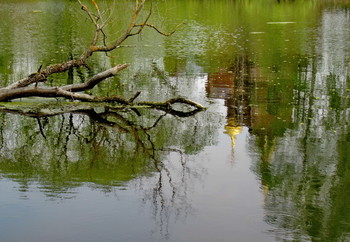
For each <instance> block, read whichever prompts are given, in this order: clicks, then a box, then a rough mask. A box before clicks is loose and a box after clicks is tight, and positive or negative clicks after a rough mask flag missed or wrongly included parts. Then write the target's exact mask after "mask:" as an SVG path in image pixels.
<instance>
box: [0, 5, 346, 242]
mask: <svg viewBox="0 0 350 242" xmlns="http://www.w3.org/2000/svg"><path fill="white" fill-rule="evenodd" d="M117 2H118V4H117V6H115V7H111V4H112V1H105V2H102V1H101V2H99V3H100V7H101V9H109V10H110V11H112V13H113V14H112V17H111V19H110V24H109V25H108V26H107V28H106V34H107V40H110V39H113V37H112V36H114V35H116V36H119V35H120V34H121V33H122V31H123V30H124V29H125V27H126V26H127V23H128V19H129V18H130V11H131V9H132V6H131V4H130V2H131V1H117ZM106 14H108V12H107V13H106ZM0 16H1V22H0V33H1V35H0V81H1V85H2V86H5V85H7V84H9V83H12V82H13V81H15V80H19V79H21V78H23V77H26V76H27V75H28V74H30V73H33V72H35V71H37V69H38V67H39V66H40V65H43V66H47V65H49V64H52V63H57V62H64V61H66V60H69V59H71V58H77V57H79V56H80V54H81V53H82V51H83V50H84V48H85V47H86V46H88V44H89V42H90V41H91V38H92V36H93V26H92V25H91V23H90V21H89V20H88V19H87V18H86V16H85V15H84V12H83V11H81V10H80V6H79V4H78V3H77V2H75V1H35V0H33V1H7V0H5V1H0ZM181 22H184V23H185V24H184V25H183V26H182V27H181V28H180V29H179V30H178V31H177V32H176V33H175V34H174V35H172V36H171V37H164V36H160V35H157V33H156V32H155V31H154V30H152V29H146V30H145V31H144V32H143V34H142V35H141V36H139V37H135V38H133V39H129V40H128V41H127V43H126V44H127V45H132V46H133V47H127V48H122V49H118V50H117V51H115V52H113V53H111V54H110V55H109V56H106V55H104V54H98V55H94V56H93V58H92V59H91V60H90V61H89V65H90V66H91V70H89V71H87V70H85V69H83V68H82V69H77V70H74V71H73V73H72V72H71V73H69V74H68V73H64V74H59V75H54V76H53V77H51V78H49V79H48V81H47V82H46V84H47V85H58V84H67V83H72V82H74V83H79V82H81V81H84V80H87V79H88V78H89V77H90V76H92V75H94V74H95V73H98V72H100V71H102V70H105V69H107V68H109V67H111V66H112V65H116V64H118V63H129V64H130V67H129V68H128V69H127V70H125V71H123V72H122V73H121V74H120V75H119V76H117V77H115V78H111V79H108V80H107V81H105V82H104V83H102V84H100V85H99V86H98V87H95V88H94V90H93V91H92V93H94V94H97V95H112V94H119V95H124V96H126V97H132V96H133V95H134V93H136V92H137V91H141V95H140V97H139V98H138V100H153V101H164V100H166V99H169V98H173V97H178V96H182V97H186V98H189V99H191V100H193V101H196V102H198V103H201V104H202V105H204V106H206V107H208V109H207V110H206V111H204V112H200V113H197V114H196V115H194V116H191V117H187V118H179V117H175V116H172V115H170V114H167V115H165V113H164V112H162V111H157V110H149V109H140V110H139V111H138V112H137V111H135V110H114V111H113V112H110V113H108V112H107V111H106V110H104V109H103V108H102V109H101V108H95V109H93V110H83V111H80V112H71V113H64V114H58V115H55V116H52V117H41V118H33V117H30V116H28V115H23V114H18V113H13V112H2V113H0V241H6V242H7V241H177V242H178V241H191V242H192V241H350V206H349V204H350V152H349V145H350V127H349V120H350V75H349V69H350V2H348V1H306V0H305V1H297V0H296V1H281V2H280V3H278V2H277V1H272V0H265V1H262V0H250V1H248V0H247V1H243V0H241V1H228V0H218V1H212V0H206V1H200V0H187V1H182V0H176V1H175V0H167V1H161V0H159V1H154V2H153V15H152V17H151V19H150V23H152V24H156V25H157V26H159V28H160V29H162V31H169V32H170V31H171V30H172V29H174V28H175V26H176V25H177V24H178V23H181ZM18 101H22V102H30V103H33V102H43V100H42V99H29V100H28V99H26V100H18ZM51 102H56V100H53V101H51ZM13 105H17V103H14V104H13ZM57 105H59V104H57ZM0 106H1V104H0Z"/></svg>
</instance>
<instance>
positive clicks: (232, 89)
mask: <svg viewBox="0 0 350 242" xmlns="http://www.w3.org/2000/svg"><path fill="white" fill-rule="evenodd" d="M259 76H260V75H259V69H258V68H257V67H256V66H254V65H253V64H252V62H251V61H249V58H248V57H247V56H240V57H237V58H235V59H234V61H233V63H232V64H231V65H230V67H229V68H228V69H223V70H220V71H218V72H214V73H211V74H209V75H208V82H207V87H206V90H207V95H208V97H209V98H214V99H224V100H225V106H226V107H227V117H226V125H225V133H226V134H228V135H229V136H230V137H231V140H232V147H233V148H234V147H235V139H236V136H237V135H238V134H240V133H241V132H242V128H243V127H248V128H249V129H251V127H252V121H253V119H254V113H255V112H254V110H253V109H252V105H251V104H250V103H251V94H252V89H253V87H254V83H255V82H256V81H257V80H258V79H259Z"/></svg>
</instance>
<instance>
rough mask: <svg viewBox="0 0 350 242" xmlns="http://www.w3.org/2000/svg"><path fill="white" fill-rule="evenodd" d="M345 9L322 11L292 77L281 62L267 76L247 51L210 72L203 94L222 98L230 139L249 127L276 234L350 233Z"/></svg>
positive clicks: (320, 236) (325, 237) (330, 236)
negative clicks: (311, 44) (310, 49)
mask: <svg viewBox="0 0 350 242" xmlns="http://www.w3.org/2000/svg"><path fill="white" fill-rule="evenodd" d="M349 16H350V15H349V11H343V12H339V11H329V12H327V11H326V12H325V13H324V15H323V17H322V24H321V26H320V27H319V28H320V30H319V32H320V33H321V34H320V36H319V38H318V39H317V41H316V42H315V43H314V44H315V46H317V48H313V51H314V53H312V54H310V55H311V56H310V57H309V58H307V60H306V61H305V59H304V58H302V59H300V60H299V61H298V62H297V63H298V65H295V67H294V72H295V73H296V75H295V76H296V79H290V78H288V77H285V76H284V74H283V73H281V72H280V71H279V68H281V67H275V68H270V70H271V72H272V73H274V74H272V78H273V79H272V80H271V79H266V77H265V79H264V78H262V77H261V76H260V75H259V74H258V73H260V72H261V71H260V70H259V65H257V64H256V63H253V62H251V61H249V56H242V57H240V58H235V59H234V62H233V63H234V64H231V65H230V66H229V67H228V68H227V69H225V70H223V71H220V72H216V73H211V74H210V75H209V77H208V86H207V92H208V96H209V97H211V98H219V99H224V100H225V106H226V107H227V124H226V126H225V130H226V133H227V134H228V135H230V136H231V139H232V146H233V147H234V146H235V136H236V135H237V134H239V133H240V132H241V130H242V126H245V127H248V128H249V130H250V140H249V146H250V150H251V155H252V157H254V159H255V164H254V165H253V166H252V169H253V170H254V171H255V172H256V174H257V176H258V177H259V179H260V180H261V188H262V190H263V193H264V195H265V205H264V206H265V210H266V217H265V221H266V222H267V223H269V224H271V225H273V226H275V229H274V230H273V232H274V233H275V235H276V238H277V239H278V240H279V239H281V240H284V239H288V240H289V239H290V240H301V241H304V240H321V241H335V240H337V241H338V240H339V241H345V240H347V239H348V238H349V237H348V236H349V233H350V227H349V221H350V217H349V216H348V215H349V214H350V212H349V211H350V210H349V209H350V208H349V206H348V204H349V202H350V201H348V199H347V198H348V197H349V196H347V195H346V194H347V189H348V187H349V185H350V183H349V179H348V177H349V176H348V174H347V173H348V170H349V169H348V166H349V165H348V164H349V163H350V160H349V156H348V152H347V150H348V148H347V147H348V145H349V139H348V136H349V132H350V130H349V120H350V117H349V114H350V112H349V111H350V109H349V98H350V97H349V85H350V82H349V80H350V77H349V71H348V70H349V59H348V57H349V53H350V49H349V43H350V37H349V36H350V34H349V29H350V25H349V23H350V18H349ZM265 76H267V75H266V74H265ZM270 78H271V77H270ZM291 86H293V89H292V90H291V88H290V87H291Z"/></svg>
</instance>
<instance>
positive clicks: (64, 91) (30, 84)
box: [0, 0, 204, 116]
mask: <svg viewBox="0 0 350 242" xmlns="http://www.w3.org/2000/svg"><path fill="white" fill-rule="evenodd" d="M78 2H79V4H80V6H81V9H82V10H83V11H84V12H86V14H87V16H88V17H89V19H90V20H91V22H92V24H93V25H94V27H95V33H94V36H93V39H92V41H91V44H90V46H89V47H88V48H87V49H86V50H85V51H84V52H83V53H82V55H81V56H80V57H79V58H77V59H73V60H70V61H67V62H65V63H60V64H54V65H50V66H47V67H44V68H41V67H40V68H39V70H38V71H37V72H36V73H33V74H30V75H28V76H27V77H26V78H23V79H21V80H18V81H15V82H14V83H12V84H10V85H8V86H6V87H3V88H0V102H5V101H11V100H14V99H18V98H26V97H45V98H50V97H55V98H65V99H69V100H74V101H82V102H90V103H92V102H95V103H96V102H97V103H117V104H119V105H122V106H124V107H134V108H139V107H152V108H156V109H160V110H163V111H166V112H169V113H172V114H174V115H177V116H186V115H189V114H193V113H196V112H198V111H202V110H204V107H203V106H201V105H200V104H197V103H195V102H193V101H191V100H188V99H185V98H174V99H170V100H167V101H165V102H138V103H135V102H134V100H135V99H136V98H137V97H138V96H139V94H140V93H139V92H137V93H136V94H135V95H134V96H133V97H132V98H130V99H127V98H124V97H121V96H108V97H100V96H93V95H89V94H86V93H84V91H86V90H90V89H92V88H94V87H95V86H96V85H98V84H99V83H101V82H102V81H104V80H106V79H107V78H109V77H113V76H115V75H117V74H118V73H119V72H120V71H122V70H124V69H125V68H127V67H128V64H119V65H117V66H115V67H112V68H110V69H108V70H106V71H103V72H101V73H98V74H96V75H95V76H93V77H92V78H91V79H89V80H88V81H86V82H84V83H79V84H70V85H65V86H56V87H48V86H46V85H45V84H40V85H38V83H44V82H45V81H46V80H47V78H48V77H49V76H51V75H53V74H55V73H62V72H66V71H68V70H71V69H72V68H79V67H85V68H88V69H89V66H88V63H87V61H88V59H89V57H91V56H92V55H93V54H94V53H95V52H110V51H113V50H115V49H118V48H120V47H122V43H123V42H124V41H125V40H126V39H128V38H130V37H132V36H135V35H139V34H141V32H142V31H143V30H144V29H145V28H146V27H147V28H151V29H154V30H156V32H157V33H159V34H161V35H164V36H170V35H172V34H173V33H175V30H176V29H177V28H178V27H179V26H180V25H178V26H177V27H176V28H175V30H174V31H172V32H171V33H164V32H162V31H161V30H159V29H158V28H157V27H156V26H154V25H152V24H150V23H148V21H149V19H150V17H151V14H152V2H150V6H149V7H150V8H149V11H148V13H147V14H146V17H144V19H143V20H142V21H140V22H139V23H138V21H139V18H140V12H141V11H142V10H143V9H144V8H145V4H146V0H141V1H139V0H135V7H134V10H133V14H132V17H131V20H130V24H129V26H128V27H127V28H126V30H125V32H124V33H123V34H122V35H121V36H119V37H118V38H115V39H114V40H113V41H112V42H111V43H107V41H106V37H107V36H106V33H105V32H104V27H105V25H106V23H107V22H108V20H109V17H107V18H105V17H104V16H103V14H101V11H100V8H99V6H98V4H97V3H96V1H95V0H92V1H91V2H92V4H93V5H92V6H93V10H90V9H89V8H88V7H87V6H86V5H84V4H83V3H82V2H81V1H80V0H79V1H78ZM112 38H113V36H112ZM175 103H180V104H184V105H187V106H190V107H192V111H189V112H182V111H177V110H175V109H173V108H172V105H173V104H175ZM84 105H86V104H84ZM84 105H83V106H84ZM5 106H6V105H5ZM0 109H1V110H3V111H4V110H6V108H5V109H4V108H3V106H1V107H0Z"/></svg>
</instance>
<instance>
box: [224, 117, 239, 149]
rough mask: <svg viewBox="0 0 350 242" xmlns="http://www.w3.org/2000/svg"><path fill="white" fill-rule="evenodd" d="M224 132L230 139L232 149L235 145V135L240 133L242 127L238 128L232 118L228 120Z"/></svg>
mask: <svg viewBox="0 0 350 242" xmlns="http://www.w3.org/2000/svg"><path fill="white" fill-rule="evenodd" d="M225 130H226V131H225V134H228V135H229V136H230V137H231V142H232V148H234V147H235V145H236V135H237V134H240V133H241V132H242V126H239V124H238V123H237V121H236V120H235V119H234V118H228V119H227V125H225Z"/></svg>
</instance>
